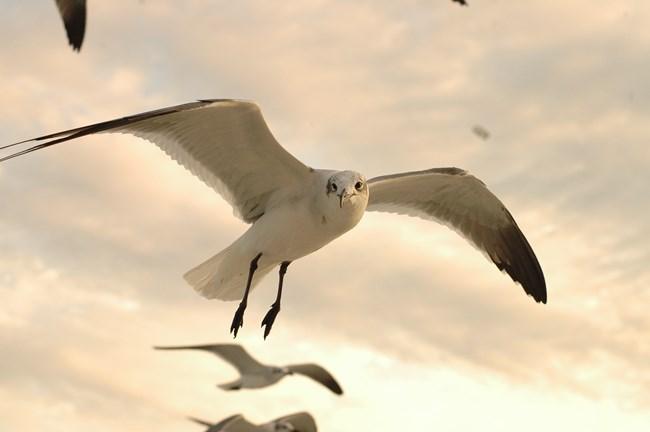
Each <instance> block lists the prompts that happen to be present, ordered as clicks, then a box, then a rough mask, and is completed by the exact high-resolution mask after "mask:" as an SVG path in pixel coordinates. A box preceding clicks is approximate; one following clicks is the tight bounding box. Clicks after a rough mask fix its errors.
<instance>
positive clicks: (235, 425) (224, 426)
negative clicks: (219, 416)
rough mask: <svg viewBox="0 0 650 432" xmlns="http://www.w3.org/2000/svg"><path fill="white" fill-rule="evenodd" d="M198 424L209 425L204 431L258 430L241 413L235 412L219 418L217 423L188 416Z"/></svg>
mask: <svg viewBox="0 0 650 432" xmlns="http://www.w3.org/2000/svg"><path fill="white" fill-rule="evenodd" d="M190 420H193V421H195V422H197V423H199V424H202V425H205V426H209V428H208V429H206V430H205V431H204V432H259V431H260V428H258V427H257V426H255V425H254V424H252V423H250V422H249V421H248V420H246V419H245V418H244V416H243V415H241V414H235V415H232V416H230V417H227V418H225V419H223V420H221V421H220V422H219V423H215V424H211V423H208V422H205V421H203V420H198V419H195V418H192V417H190Z"/></svg>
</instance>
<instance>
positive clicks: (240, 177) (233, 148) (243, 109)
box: [0, 100, 311, 223]
mask: <svg viewBox="0 0 650 432" xmlns="http://www.w3.org/2000/svg"><path fill="white" fill-rule="evenodd" d="M101 132H107V133H126V134H132V135H135V136H137V137H140V138H143V139H146V140H147V141H150V142H153V143H154V144H156V145H157V146H158V147H160V148H162V149H163V150H164V151H165V152H166V153H167V154H168V155H169V156H171V157H172V158H173V159H174V160H176V161H177V162H178V163H179V164H181V165H183V166H184V167H185V168H187V169H188V170H190V171H191V172H192V174H194V175H196V176H197V177H199V178H200V179H201V180H203V181H204V182H205V183H206V184H207V185H209V186H211V187H212V188H213V189H215V190H216V191H217V192H218V193H219V194H221V196H222V197H223V198H224V199H225V200H226V201H228V203H230V205H232V206H233V209H234V212H235V215H236V216H238V217H240V218H241V219H243V220H244V221H245V222H248V223H252V222H254V221H255V220H256V219H257V218H259V217H260V216H261V215H262V214H264V212H265V210H266V209H267V208H268V207H269V206H272V205H273V204H274V202H275V201H276V200H280V199H282V198H284V197H286V196H287V195H290V194H291V193H293V192H294V190H296V188H300V187H302V185H303V184H304V182H305V180H306V179H307V178H308V177H309V174H310V169H311V168H309V167H307V166H306V165H304V164H303V163H302V162H300V161H299V160H298V159H296V158H295V157H293V156H292V155H291V154H289V153H288V152H287V151H286V150H284V149H283V148H282V146H280V144H278V142H277V141H276V140H275V138H274V137H273V135H272V134H271V131H270V130H269V128H268V126H267V125H266V122H265V121H264V118H263V117H262V113H261V111H260V108H259V107H258V106H257V104H255V103H254V102H249V101H241V100H203V101H198V102H193V103H188V104H184V105H178V106H174V107H170V108H163V109H159V110H154V111H149V112H146V113H142V114H137V115H133V116H128V117H124V118H121V119H116V120H110V121H106V122H102V123H97V124H94V125H90V126H84V127H80V128H76V129H71V130H68V131H64V132H58V133H54V134H50V135H46V136H42V137H39V138H34V139H32V140H28V141H22V142H20V143H15V144H10V145H7V146H4V147H0V150H2V149H6V148H9V147H12V146H15V145H18V144H23V143H26V142H29V141H43V140H48V141H47V142H44V143H42V144H37V145H34V146H32V147H29V148H27V149H25V150H22V151H19V152H16V153H14V154H11V155H9V156H6V157H4V158H0V162H2V161H4V160H7V159H11V158H14V157H17V156H20V155H23V154H26V153H30V152H32V151H35V150H39V149H41V148H45V147H49V146H51V145H54V144H58V143H61V142H65V141H68V140H71V139H75V138H80V137H82V136H86V135H90V134H95V133H101Z"/></svg>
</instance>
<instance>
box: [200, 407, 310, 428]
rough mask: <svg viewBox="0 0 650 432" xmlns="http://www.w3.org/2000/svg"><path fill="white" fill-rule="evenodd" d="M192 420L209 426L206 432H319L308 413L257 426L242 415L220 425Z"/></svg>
mask: <svg viewBox="0 0 650 432" xmlns="http://www.w3.org/2000/svg"><path fill="white" fill-rule="evenodd" d="M189 419H190V420H192V421H194V422H196V423H199V424H202V425H204V426H207V427H208V429H206V430H205V432H317V431H318V428H317V427H316V421H315V420H314V418H313V417H312V416H311V414H309V413H307V412H299V413H295V414H289V415H287V416H284V417H280V418H277V419H275V420H272V421H270V422H268V423H264V424H260V425H255V424H253V423H251V422H249V421H248V420H246V419H245V418H244V416H242V415H241V414H235V415H233V416H230V417H228V418H226V419H223V420H221V421H220V422H219V423H215V424H212V423H209V422H206V421H204V420H199V419H196V418H193V417H189Z"/></svg>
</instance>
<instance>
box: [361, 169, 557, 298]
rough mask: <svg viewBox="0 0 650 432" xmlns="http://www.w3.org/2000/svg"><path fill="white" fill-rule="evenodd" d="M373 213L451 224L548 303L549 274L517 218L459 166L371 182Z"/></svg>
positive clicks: (409, 173)
mask: <svg viewBox="0 0 650 432" xmlns="http://www.w3.org/2000/svg"><path fill="white" fill-rule="evenodd" d="M368 185H369V188H370V189H369V200H368V207H367V211H384V212H391V213H400V214H406V215H409V216H417V217H420V218H423V219H428V220H433V221H436V222H439V223H442V224H445V225H447V226H449V227H450V228H452V229H454V230H455V231H456V232H458V233H459V234H461V235H462V236H463V237H465V238H466V239H467V240H468V241H469V242H470V243H471V244H472V245H474V246H475V247H476V248H478V249H479V250H480V251H482V252H483V253H484V254H485V255H486V256H487V257H488V258H489V259H490V260H492V262H494V264H496V266H497V267H498V268H499V270H501V271H505V272H506V273H508V275H510V277H511V278H512V279H513V280H514V281H515V282H518V283H519V284H521V286H522V287H523V288H524V290H525V291H526V293H527V294H528V295H530V296H532V297H533V298H534V299H535V300H536V301H537V302H542V303H546V282H545V281H544V274H543V273H542V269H541V267H540V265H539V262H538V261H537V258H536V257H535V253H534V252H533V250H532V248H531V247H530V245H529V244H528V241H527V240H526V238H525V237H524V235H523V233H522V232H521V230H520V229H519V227H518V226H517V223H516V222H515V220H514V218H513V217H512V215H511V214H510V212H509V211H508V210H507V209H506V207H505V206H504V205H503V204H502V203H501V201H499V199H498V198H497V197H496V196H494V194H492V192H490V191H489V190H488V188H487V187H486V186H485V184H484V183H483V182H481V181H480V180H478V179H477V178H476V177H474V176H473V175H471V174H469V173H468V172H467V171H464V170H462V169H459V168H434V169H430V170H425V171H416V172H408V173H401V174H394V175H387V176H382V177H375V178H373V179H370V180H369V181H368Z"/></svg>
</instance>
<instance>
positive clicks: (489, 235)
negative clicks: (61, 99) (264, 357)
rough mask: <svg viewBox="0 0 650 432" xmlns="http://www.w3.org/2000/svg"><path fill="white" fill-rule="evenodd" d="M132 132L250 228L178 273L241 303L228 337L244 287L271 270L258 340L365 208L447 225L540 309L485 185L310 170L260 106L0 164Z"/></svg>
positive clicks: (514, 229) (519, 244)
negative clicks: (294, 273) (286, 295)
mask: <svg viewBox="0 0 650 432" xmlns="http://www.w3.org/2000/svg"><path fill="white" fill-rule="evenodd" d="M104 132H108V133H126V134H132V135H135V136H137V137H140V138H143V139H145V140H148V141H151V142H152V143H154V144H156V145H157V146H159V147H160V148H161V149H163V150H164V151H165V152H166V153H167V154H168V155H169V156H171V157H172V158H173V159H175V160H176V161H177V162H178V163H179V164H181V165H183V166H185V167H186V168H187V169H188V170H189V171H190V172H192V173H193V174H194V175H196V176H197V177H199V178H200V179H201V180H203V181H204V182H205V183H206V184H208V185H209V186H211V187H212V188H214V189H215V190H216V191H217V192H218V193H219V194H221V196H222V197H223V198H224V199H225V200H226V201H228V203H230V204H231V205H232V207H233V210H234V213H235V215H236V216H237V217H239V218H241V219H243V220H244V221H245V222H247V223H249V224H251V226H250V228H249V229H248V230H247V231H246V232H245V233H244V234H243V235H242V236H241V237H239V238H238V239H237V240H235V242H234V243H232V244H231V245H230V246H228V247H227V248H225V249H224V250H222V251H221V252H219V253H218V254H216V255H215V256H213V257H212V258H210V259H208V260H207V261H205V262H204V263H202V264H199V265H198V266H197V267H195V268H193V269H191V270H190V271H188V272H187V273H185V275H184V278H185V280H186V281H187V282H188V283H189V284H190V285H192V286H193V287H194V289H195V290H196V291H197V292H199V293H200V294H201V295H203V296H204V297H207V298H210V299H214V298H216V299H220V300H237V299H241V302H240V303H239V307H238V308H237V311H236V312H235V316H234V318H233V321H232V324H231V327H230V331H231V333H233V335H234V337H236V336H237V331H238V330H239V328H240V327H242V325H243V316H244V310H245V309H246V305H247V301H248V295H249V291H250V290H251V289H252V288H254V287H255V285H257V283H259V282H260V280H262V277H263V276H264V275H266V274H267V273H269V272H270V271H271V270H273V269H274V268H276V267H277V266H279V267H280V271H279V285H278V292H277V297H276V300H275V302H274V303H273V305H272V306H271V309H270V310H269V311H268V313H267V314H266V316H265V317H264V319H263V320H262V326H263V327H264V326H265V329H264V338H266V336H268V334H269V332H270V331H271V327H272V325H273V322H274V320H275V317H276V316H277V314H278V312H279V311H280V299H281V296H282V282H283V279H284V275H285V273H286V271H287V267H288V266H289V264H290V263H291V262H293V261H295V260H297V259H298V258H302V257H304V256H306V255H309V254H310V253H312V252H315V251H317V250H318V249H320V248H322V247H323V246H325V245H326V244H328V243H329V242H331V241H332V240H334V239H335V238H337V237H339V236H340V235H342V234H344V233H345V232H347V231H349V230H350V229H352V228H354V226H355V225H356V224H357V223H358V222H359V221H360V220H361V217H362V216H363V214H364V212H365V211H386V212H392V213H401V214H407V215H410V216H418V217H421V218H424V219H428V220H433V221H436V222H439V223H442V224H445V225H447V226H449V227H450V228H452V229H454V230H456V231H457V232H458V233H459V234H460V235H462V236H463V237H465V239H467V240H468V241H469V242H470V243H471V244H472V245H473V246H474V247H476V248H477V249H479V250H480V251H482V252H483V253H484V254H485V255H486V256H487V257H488V259H490V260H492V262H493V263H494V264H495V265H496V266H497V268H498V269H499V270H501V271H504V272H506V273H508V274H509V275H510V277H511V278H512V279H513V280H514V281H515V282H517V283H519V284H521V286H522V287H523V288H524V291H526V293H527V294H528V295H530V296H532V297H533V298H534V299H535V300H536V301H537V302H543V303H546V282H545V281H544V275H543V273H542V269H541V267H540V265H539V263H538V261H537V258H536V257H535V254H534V252H533V250H532V248H531V247H530V245H529V244H528V241H527V240H526V238H525V237H524V235H523V234H522V232H521V230H520V229H519V227H518V226H517V223H516V222H515V220H514V219H513V217H512V215H511V214H510V212H509V211H508V210H507V209H506V207H505V206H504V205H503V203H501V201H499V199H498V198H497V197H496V196H494V195H493V194H492V192H490V191H489V190H488V189H487V187H486V186H485V184H484V183H483V182H482V181H480V180H479V179H477V178H476V177H474V176H473V175H471V174H469V173H468V172H467V171H465V170H462V169H459V168H433V169H428V170H424V171H414V172H407V173H399V174H392V175H387V176H382V177H375V178H372V179H370V180H366V178H365V177H364V176H363V175H362V174H360V173H358V172H356V171H336V170H323V169H315V168H311V167H309V166H307V165H305V164H303V163H302V162H300V161H299V160H298V159H296V158H295V157H293V156H292V155H291V154H290V153H288V152H287V151H286V150H285V149H284V148H282V147H281V146H280V144H278V142H277V141H276V140H275V138H274V137H273V135H272V134H271V132H270V131H269V128H268V126H267V125H266V122H265V121H264V118H263V117H262V113H261V111H260V108H259V107H258V106H257V104H255V103H254V102H250V101H243V100H219V99H215V100H200V101H197V102H193V103H188V104H184V105H178V106H174V107H170V108H162V109H159V110H155V111H149V112H145V113H142V114H136V115H133V116H128V117H124V118H120V119H116V120H109V121H105V122H102V123H97V124H93V125H90V126H83V127H80V128H76V129H71V130H68V131H64V132H57V133H54V134H50V135H45V136H42V137H38V138H34V139H31V140H27V141H22V142H19V143H15V144H9V145H6V146H3V147H0V150H2V149H6V148H9V147H12V146H15V145H18V144H23V143H27V142H30V141H44V142H43V143H40V144H34V145H32V146H31V147H29V148H26V149H24V150H22V151H17V152H15V153H13V154H10V155H8V156H5V157H3V158H0V162H2V161H6V160H8V159H11V158H14V157H17V156H20V155H23V154H26V153H30V152H32V151H35V150H39V149H42V148H45V147H49V146H52V145H55V144H59V143H62V142H65V141H69V140H72V139H75V138H80V137H83V136H86V135H90V134H95V133H104Z"/></svg>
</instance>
